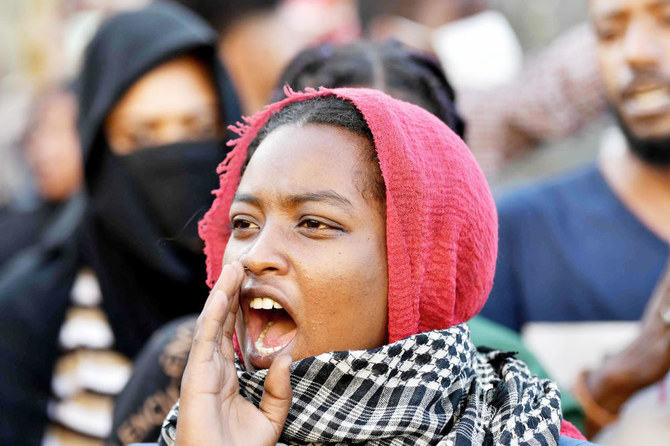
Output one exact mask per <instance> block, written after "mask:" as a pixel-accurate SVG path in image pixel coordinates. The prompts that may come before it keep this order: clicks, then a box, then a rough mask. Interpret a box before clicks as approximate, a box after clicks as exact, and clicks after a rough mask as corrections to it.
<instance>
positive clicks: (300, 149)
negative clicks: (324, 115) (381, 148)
mask: <svg viewBox="0 0 670 446" xmlns="http://www.w3.org/2000/svg"><path fill="white" fill-rule="evenodd" d="M368 144H369V143H368V141H367V139H366V138H365V137H363V136H360V135H358V134H356V133H354V132H351V131H349V130H347V129H344V128H342V127H337V126H332V125H327V124H306V125H303V126H295V125H291V124H289V125H283V126H281V127H279V128H277V129H275V130H274V131H272V132H271V133H270V134H269V135H267V137H266V138H265V139H264V140H263V141H262V142H261V144H260V145H259V146H258V148H257V149H256V151H255V152H254V154H253V156H252V157H251V159H250V160H249V164H248V166H247V168H246V170H245V172H244V175H243V177H242V180H241V182H240V189H247V188H249V189H261V190H267V191H270V190H276V191H280V190H286V191H295V190H298V189H301V190H310V189H315V188H319V189H322V188H331V189H334V190H338V192H340V193H343V192H347V193H353V192H354V191H356V190H357V189H356V184H355V181H356V179H357V176H358V175H360V174H361V171H362V170H363V169H365V168H366V167H365V166H364V164H363V163H362V162H361V160H362V159H363V155H362V154H363V153H365V151H366V150H368V149H367V147H366V146H367V145H368Z"/></svg>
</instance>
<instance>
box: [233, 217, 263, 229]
mask: <svg viewBox="0 0 670 446" xmlns="http://www.w3.org/2000/svg"><path fill="white" fill-rule="evenodd" d="M232 226H233V229H234V230H241V231H243V230H245V229H256V228H258V225H257V224H256V223H254V222H252V221H249V220H245V219H242V218H239V219H234V220H233V221H232Z"/></svg>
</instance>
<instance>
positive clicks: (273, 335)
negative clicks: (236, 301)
mask: <svg viewBox="0 0 670 446" xmlns="http://www.w3.org/2000/svg"><path fill="white" fill-rule="evenodd" d="M247 315H248V316H247V317H246V318H245V319H246V320H245V322H246V325H247V335H248V336H249V340H250V341H251V345H252V346H253V349H254V350H255V353H256V354H258V355H261V356H270V355H273V354H275V353H278V352H280V351H281V350H283V349H284V348H285V347H286V346H287V345H288V344H289V343H290V342H291V341H292V340H293V338H294V337H295V335H296V332H297V326H296V324H295V322H294V321H293V318H292V317H291V316H290V315H289V314H288V312H287V311H286V310H285V309H284V308H283V307H282V305H281V304H279V302H277V301H275V300H273V299H271V298H269V297H256V298H254V299H252V300H251V301H249V310H248V312H247Z"/></svg>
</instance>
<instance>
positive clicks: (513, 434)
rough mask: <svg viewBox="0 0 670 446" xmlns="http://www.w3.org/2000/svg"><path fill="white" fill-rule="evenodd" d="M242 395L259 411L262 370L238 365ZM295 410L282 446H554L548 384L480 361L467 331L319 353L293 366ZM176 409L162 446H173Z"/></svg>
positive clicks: (556, 422)
mask: <svg viewBox="0 0 670 446" xmlns="http://www.w3.org/2000/svg"><path fill="white" fill-rule="evenodd" d="M238 368H239V372H238V377H239V381H240V393H241V394H242V395H243V396H244V397H245V398H246V399H248V400H249V401H251V402H253V403H254V404H256V405H258V404H260V400H261V396H262V394H263V382H264V380H265V376H266V374H267V370H261V371H257V372H247V371H244V370H242V367H241V364H239V363H238ZM291 385H292V387H293V403H292V404H291V409H290V411H289V414H288V418H287V420H286V424H285V425H284V431H283V433H282V436H281V441H282V442H283V443H285V444H289V445H305V444H315V443H324V442H327V443H329V444H350V443H364V444H366V445H370V446H372V445H438V444H439V445H457V446H460V445H519V446H521V445H556V444H557V443H558V436H559V429H560V424H561V407H560V395H559V391H558V388H557V387H556V385H555V384H553V383H551V382H550V381H548V380H540V379H539V378H537V377H535V376H532V375H531V374H530V372H529V370H528V368H527V367H526V366H525V364H523V363H522V362H521V361H518V360H516V359H514V358H513V357H512V355H511V354H507V353H503V352H500V351H491V352H488V353H478V352H477V350H476V349H475V347H474V346H473V344H472V342H471V341H470V336H469V329H468V327H467V326H466V325H457V326H454V327H451V328H449V329H446V330H440V331H432V332H428V333H421V334H418V335H414V336H410V337H409V338H406V339H403V340H401V341H398V342H395V343H393V344H390V345H386V346H383V347H380V348H377V349H373V350H361V351H347V352H333V353H326V354H322V355H319V356H315V357H311V358H306V359H303V360H300V361H297V362H295V363H294V364H293V365H292V367H291ZM177 414H178V405H176V406H175V407H174V408H173V410H172V411H171V412H170V414H169V415H168V417H167V419H166V420H165V423H164V426H163V432H162V435H161V443H160V444H162V445H172V444H173V442H174V440H173V439H174V432H175V426H176V421H177Z"/></svg>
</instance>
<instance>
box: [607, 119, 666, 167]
mask: <svg viewBox="0 0 670 446" xmlns="http://www.w3.org/2000/svg"><path fill="white" fill-rule="evenodd" d="M613 112H614V116H615V117H616V120H617V122H618V124H619V128H620V129H621V131H622V132H623V134H624V136H625V137H626V142H627V143H628V147H629V148H630V150H631V152H632V153H633V154H634V155H635V156H636V157H637V158H638V159H640V160H642V161H644V162H645V163H647V164H650V165H653V166H656V167H670V123H669V125H668V127H667V128H665V129H664V130H663V132H645V134H644V135H643V136H640V133H641V131H640V130H637V131H636V130H634V129H633V127H634V125H633V124H628V123H627V122H626V120H625V119H624V118H623V116H622V115H621V114H620V113H619V111H618V110H616V109H613Z"/></svg>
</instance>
